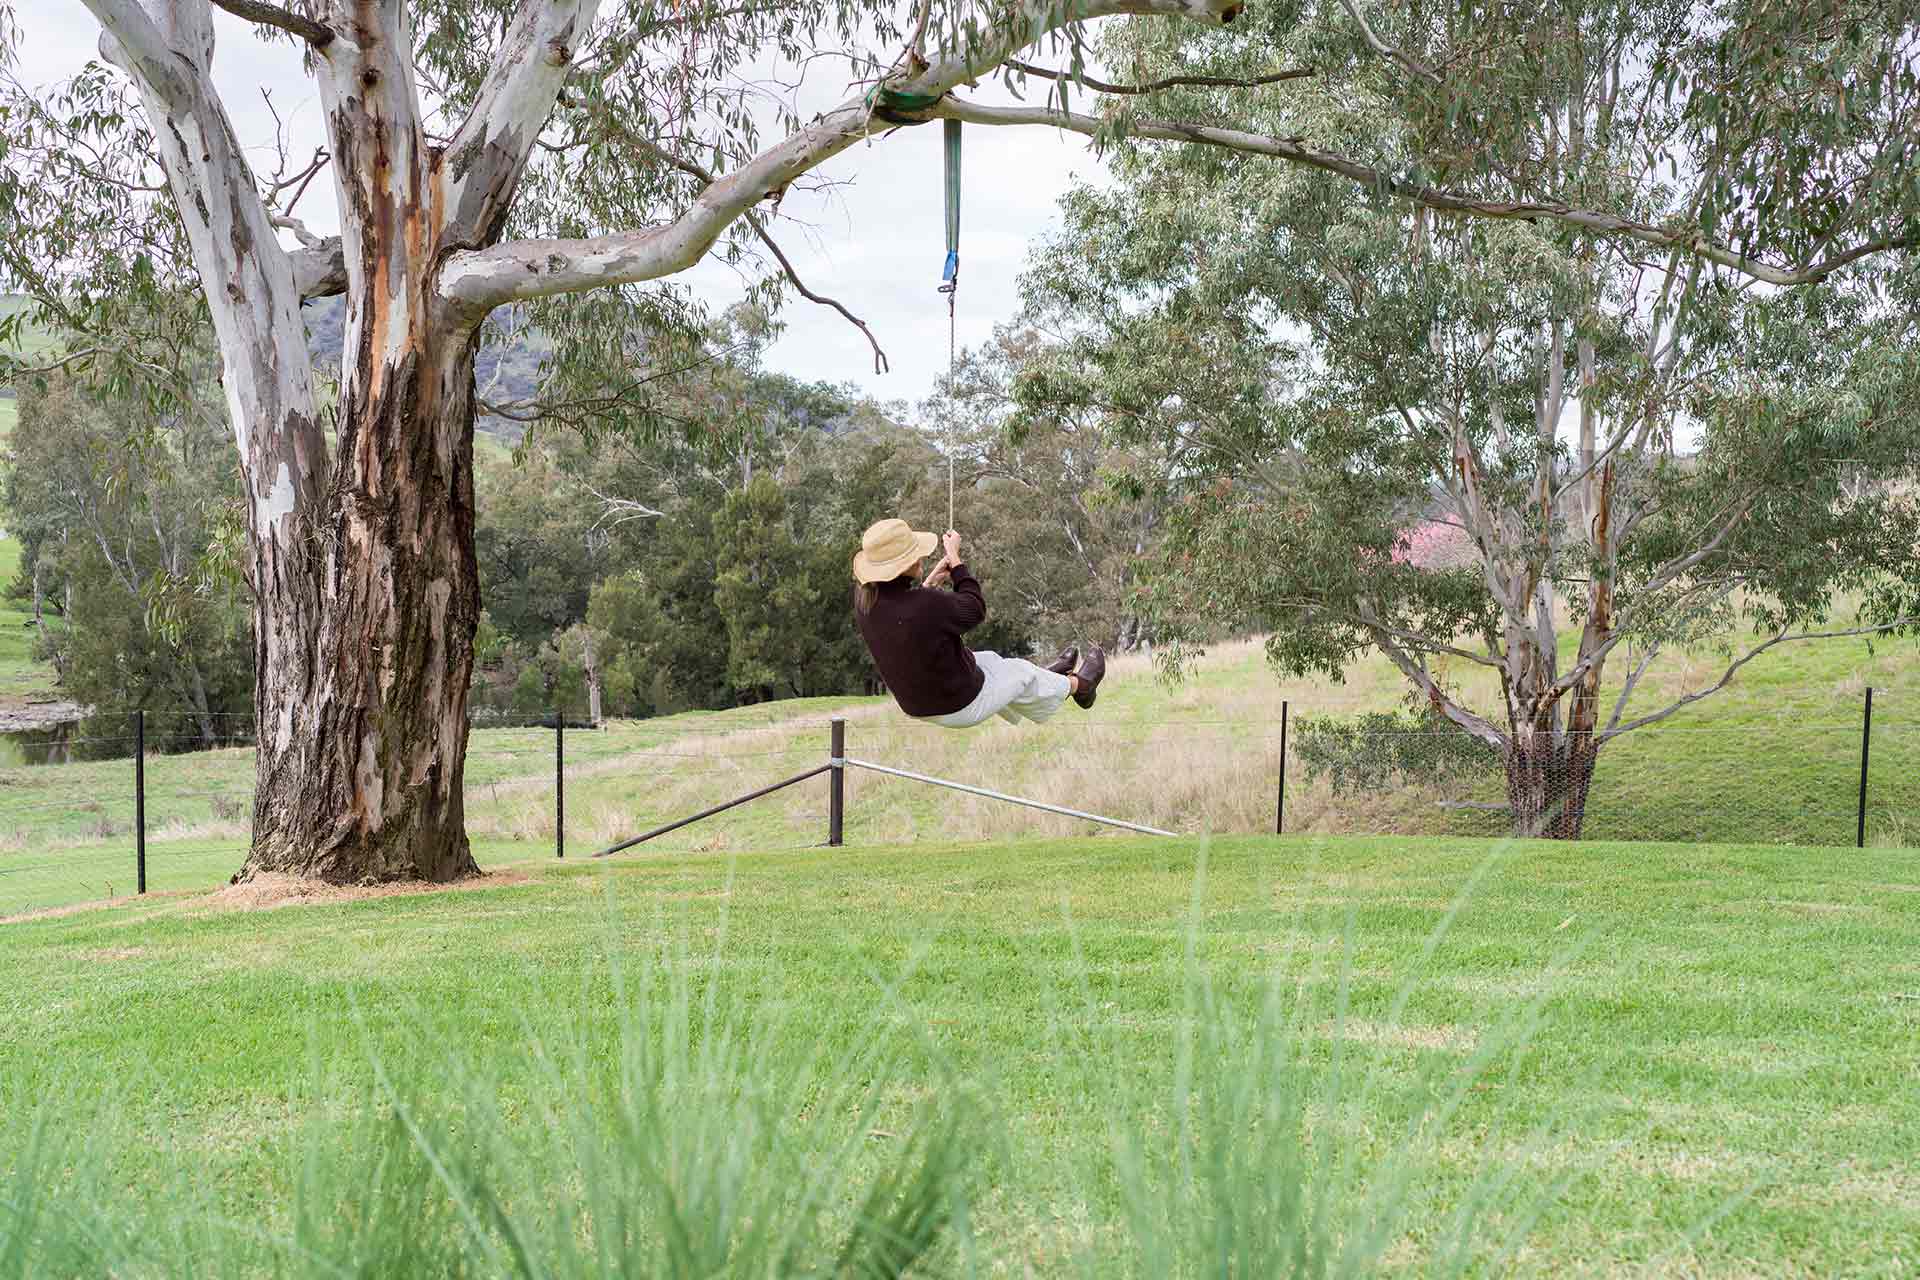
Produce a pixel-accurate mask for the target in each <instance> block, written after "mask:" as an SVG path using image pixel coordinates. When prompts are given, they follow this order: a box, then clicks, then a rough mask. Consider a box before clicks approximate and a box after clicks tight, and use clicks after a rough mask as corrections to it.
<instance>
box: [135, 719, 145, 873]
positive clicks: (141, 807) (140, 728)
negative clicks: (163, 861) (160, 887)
mask: <svg viewBox="0 0 1920 1280" xmlns="http://www.w3.org/2000/svg"><path fill="white" fill-rule="evenodd" d="M133 874H134V880H135V881H136V883H137V889H138V892H140V893H145V892H146V891H147V713H146V711H145V710H140V711H136V712H134V713H133Z"/></svg>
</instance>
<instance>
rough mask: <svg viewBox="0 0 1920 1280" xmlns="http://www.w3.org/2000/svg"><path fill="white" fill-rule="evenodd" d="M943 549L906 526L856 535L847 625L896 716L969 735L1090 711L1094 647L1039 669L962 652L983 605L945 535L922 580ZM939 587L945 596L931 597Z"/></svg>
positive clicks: (1096, 672)
mask: <svg viewBox="0 0 1920 1280" xmlns="http://www.w3.org/2000/svg"><path fill="white" fill-rule="evenodd" d="M941 541H942V540H941V539H939V538H936V537H934V535H933V534H931V533H921V532H918V531H916V530H915V529H914V528H913V526H912V525H909V524H908V523H907V522H906V521H905V520H882V521H880V522H879V523H878V524H876V525H874V526H873V527H872V528H870V529H868V530H867V531H866V533H865V534H864V535H862V536H861V539H860V550H859V552H858V553H857V554H856V555H855V556H854V557H853V577H854V581H855V582H856V583H857V584H858V585H857V586H856V587H855V588H854V596H853V616H854V622H855V624H856V625H858V626H859V628H860V636H861V638H862V639H864V640H865V641H866V642H867V650H868V652H870V653H872V654H873V662H874V665H875V666H876V667H878V668H879V669H880V676H881V678H882V679H883V680H885V681H886V682H887V688H888V690H889V691H890V692H892V694H893V698H894V701H895V702H897V703H899V704H900V709H901V710H902V711H904V712H906V713H907V714H908V715H910V716H913V717H914V718H915V719H919V720H926V721H929V722H931V723H933V724H937V725H941V726H943V727H945V728H948V729H969V728H972V727H973V726H974V725H977V724H979V723H981V722H982V721H984V720H986V718H987V717H988V716H992V715H998V716H999V717H1000V718H1001V719H1003V720H1006V721H1007V722H1009V723H1012V724H1017V723H1019V722H1020V721H1022V720H1030V721H1032V722H1033V723H1035V724H1041V723H1044V722H1045V721H1047V720H1050V719H1052V718H1053V714H1054V713H1055V712H1056V711H1058V710H1060V704H1061V703H1062V702H1064V701H1066V700H1067V698H1069V697H1071V698H1072V699H1073V700H1074V701H1075V702H1076V703H1078V704H1079V705H1080V706H1081V707H1082V708H1086V707H1091V706H1092V705H1093V700H1094V698H1095V697H1097V696H1098V695H1099V692H1100V680H1101V678H1102V677H1103V676H1105V675H1106V672H1107V656H1106V654H1105V653H1103V652H1102V651H1101V650H1100V648H1099V646H1098V645H1094V646H1090V647H1089V648H1088V650H1087V656H1086V659H1085V660H1084V661H1082V660H1081V659H1080V654H1079V651H1078V650H1077V649H1071V648H1070V649H1067V650H1065V651H1064V652H1062V653H1061V654H1060V656H1059V657H1058V658H1055V659H1054V660H1053V661H1052V662H1051V663H1050V664H1048V665H1047V666H1044V667H1042V666H1037V665H1035V664H1034V663H1031V662H1028V661H1027V660H1026V659H1024V658H1003V657H1001V656H1000V655H999V654H997V653H994V652H991V651H990V650H985V649H981V650H970V649H968V648H967V646H966V644H965V643H964V642H963V641H962V637H963V636H964V635H965V634H966V633H967V632H968V631H971V630H972V629H973V628H975V627H977V626H979V625H980V624H981V623H982V622H984V621H986V617H987V599H986V596H985V595H984V594H982V592H981V590H980V581H979V579H977V578H975V577H974V576H973V574H972V573H970V572H969V571H968V569H967V565H966V562H965V561H964V560H962V559H961V558H960V535H959V534H958V533H955V532H954V531H953V530H951V529H949V530H948V531H947V535H946V538H945V540H944V541H945V543H946V555H945V556H944V557H943V558H942V559H941V561H940V563H939V564H937V565H935V566H934V569H933V572H932V573H931V574H928V575H926V577H925V579H924V580H920V572H919V571H920V569H921V567H922V566H923V564H924V563H925V561H926V558H927V557H928V556H930V555H932V554H933V551H934V549H935V548H936V547H937V546H939V545H940V543H941ZM943 584H946V585H950V586H952V588H953V589H952V590H951V591H941V590H938V589H937V588H939V587H940V586H941V585H943Z"/></svg>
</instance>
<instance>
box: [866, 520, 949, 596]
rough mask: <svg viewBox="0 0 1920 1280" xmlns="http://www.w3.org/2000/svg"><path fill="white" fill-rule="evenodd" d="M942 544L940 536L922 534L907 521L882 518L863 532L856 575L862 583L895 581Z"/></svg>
mask: <svg viewBox="0 0 1920 1280" xmlns="http://www.w3.org/2000/svg"><path fill="white" fill-rule="evenodd" d="M939 545H940V539H939V537H938V536H937V535H935V534H931V533H921V532H920V531H919V530H917V529H915V528H914V527H913V526H912V525H910V524H908V523H907V522H906V521H905V520H882V521H880V523H878V524H876V525H873V526H872V527H871V528H869V529H868V530H867V531H866V532H865V533H863V534H861V535H860V550H859V551H857V552H856V553H854V557H853V576H854V578H855V580H857V581H860V582H892V581H893V580H894V579H895V578H897V577H899V576H900V575H901V574H903V573H905V572H906V571H907V570H908V569H911V568H913V566H914V565H916V564H918V563H920V561H922V560H925V559H926V558H927V557H928V556H930V555H932V554H933V549H934V548H935V547H937V546H939Z"/></svg>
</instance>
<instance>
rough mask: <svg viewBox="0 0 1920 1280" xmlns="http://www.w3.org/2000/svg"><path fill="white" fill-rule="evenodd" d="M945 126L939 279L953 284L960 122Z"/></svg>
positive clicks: (957, 267) (956, 267) (957, 264)
mask: <svg viewBox="0 0 1920 1280" xmlns="http://www.w3.org/2000/svg"><path fill="white" fill-rule="evenodd" d="M946 125H947V131H946V132H947V136H946V143H947V265H946V267H945V269H944V270H942V271H941V273H940V278H941V279H942V280H944V281H946V282H947V283H949V284H951V283H953V280H954V278H955V277H956V276H958V275H959V274H960V122H959V121H958V120H949V121H947V122H946Z"/></svg>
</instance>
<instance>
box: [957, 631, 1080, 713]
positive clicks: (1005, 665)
mask: <svg viewBox="0 0 1920 1280" xmlns="http://www.w3.org/2000/svg"><path fill="white" fill-rule="evenodd" d="M973 660H974V661H975V662H976V663H978V664H979V665H980V674H981V675H984V676H985V677H986V678H987V680H986V683H985V684H983V685H981V686H980V692H979V693H978V694H976V695H975V696H974V699H973V701H972V702H970V703H968V704H967V705H966V706H964V707H962V708H961V709H960V710H958V711H954V712H950V713H949V714H947V715H944V716H922V717H921V719H923V720H925V721H926V722H927V723H928V724H937V725H940V726H942V727H943V728H947V729H971V728H972V727H973V726H974V725H977V724H979V723H981V722H982V721H983V720H985V719H986V718H987V717H988V716H993V715H997V716H999V717H1000V718H1001V719H1002V720H1005V721H1007V722H1008V723H1009V724H1018V723H1020V721H1022V720H1031V721H1032V722H1033V723H1034V724H1044V723H1045V722H1046V721H1048V720H1051V719H1052V718H1053V714H1054V712H1056V711H1058V710H1060V704H1061V703H1063V702H1065V701H1066V700H1067V695H1068V694H1069V693H1071V692H1072V691H1073V685H1072V684H1070V683H1068V681H1067V678H1066V677H1065V676H1063V675H1060V674H1059V673H1057V672H1053V671H1049V670H1047V669H1046V668H1045V667H1037V666H1035V665H1034V664H1033V663H1031V662H1028V661H1027V660H1026V659H1025V658H1003V657H1001V656H1000V655H999V654H997V653H993V652H990V651H988V650H985V649H977V650H975V651H974V654H973Z"/></svg>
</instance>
